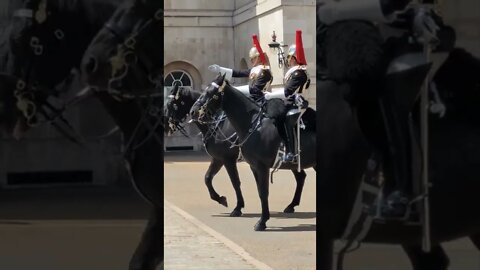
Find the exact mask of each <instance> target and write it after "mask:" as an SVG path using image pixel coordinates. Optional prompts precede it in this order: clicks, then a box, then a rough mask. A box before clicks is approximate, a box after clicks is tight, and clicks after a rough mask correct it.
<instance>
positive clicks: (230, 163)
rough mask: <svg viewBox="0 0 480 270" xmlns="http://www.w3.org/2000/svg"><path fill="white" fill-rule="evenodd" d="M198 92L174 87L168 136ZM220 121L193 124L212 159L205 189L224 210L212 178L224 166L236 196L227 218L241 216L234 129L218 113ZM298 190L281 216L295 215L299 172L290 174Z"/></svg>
mask: <svg viewBox="0 0 480 270" xmlns="http://www.w3.org/2000/svg"><path fill="white" fill-rule="evenodd" d="M201 94H202V93H201V92H198V91H192V90H188V89H186V88H183V89H179V88H178V86H174V88H173V89H172V90H171V92H170V95H171V97H169V100H168V102H167V106H166V112H165V116H166V117H167V119H168V122H169V126H168V128H167V131H168V132H174V131H175V130H177V129H178V128H177V127H179V126H180V124H181V123H182V122H183V121H185V119H186V117H187V116H188V114H189V111H190V109H191V108H192V107H193V104H194V103H195V101H197V100H198V98H199V97H200V96H201ZM219 113H220V115H218V116H219V117H217V118H214V117H207V119H204V120H202V121H200V120H198V119H197V120H196V121H194V123H195V124H196V126H197V127H198V128H199V130H200V131H201V132H202V135H203V142H204V145H205V150H206V151H207V153H208V154H209V155H210V156H211V157H212V161H211V163H210V166H209V168H208V171H207V173H206V174H205V184H206V185H207V188H208V192H209V193H210V198H212V199H213V200H214V201H217V202H218V203H220V204H222V205H224V206H227V199H226V198H225V197H224V196H219V195H218V194H217V192H216V191H215V189H214V188H213V185H212V180H213V177H214V176H215V175H216V174H217V173H218V171H219V170H220V169H221V167H222V166H225V168H226V170H227V173H228V175H229V176H230V180H231V181H232V185H233V188H234V189H235V193H236V195H237V206H236V207H235V209H234V210H233V211H232V213H231V214H230V216H240V215H241V214H242V212H241V209H242V208H243V207H244V205H245V203H244V201H243V196H242V191H241V189H240V178H239V176H238V171H237V166H236V162H237V158H238V155H239V151H240V150H239V149H240V148H239V147H238V146H237V145H235V144H236V142H237V136H236V132H235V129H234V127H233V126H232V125H231V123H230V121H229V120H228V119H227V118H226V116H225V114H223V112H219ZM292 172H293V175H294V176H295V180H296V182H297V187H296V189H295V193H294V196H293V199H292V202H291V203H290V204H289V205H288V206H287V207H286V208H285V209H284V210H283V212H284V213H294V212H295V206H298V205H299V204H300V200H301V196H302V190H303V185H304V184H305V178H306V174H305V172H304V171H303V170H302V171H301V172H297V170H292Z"/></svg>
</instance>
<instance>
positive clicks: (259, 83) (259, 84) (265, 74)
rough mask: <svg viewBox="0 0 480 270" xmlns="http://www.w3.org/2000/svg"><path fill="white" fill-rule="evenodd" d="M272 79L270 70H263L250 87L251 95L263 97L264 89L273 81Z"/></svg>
mask: <svg viewBox="0 0 480 270" xmlns="http://www.w3.org/2000/svg"><path fill="white" fill-rule="evenodd" d="M272 78H273V77H272V73H271V72H270V70H266V69H263V70H262V71H260V74H259V75H258V77H257V79H256V80H255V81H254V82H252V84H251V85H250V94H251V95H253V96H260V95H261V96H263V89H264V88H265V85H267V83H269V82H270V81H271V80H272Z"/></svg>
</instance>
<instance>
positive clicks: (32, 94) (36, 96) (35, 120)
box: [13, 0, 83, 143]
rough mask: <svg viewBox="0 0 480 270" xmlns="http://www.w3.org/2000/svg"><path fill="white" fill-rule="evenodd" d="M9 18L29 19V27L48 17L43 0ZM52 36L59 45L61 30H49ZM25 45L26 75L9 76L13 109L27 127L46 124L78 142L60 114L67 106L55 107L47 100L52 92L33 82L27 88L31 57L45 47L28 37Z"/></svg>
mask: <svg viewBox="0 0 480 270" xmlns="http://www.w3.org/2000/svg"><path fill="white" fill-rule="evenodd" d="M13 16H14V17H18V18H24V19H27V20H30V21H31V23H32V27H35V26H37V25H41V24H43V23H45V21H46V20H47V19H48V16H50V11H49V10H47V0H41V1H40V2H39V4H38V8H37V9H36V10H34V9H28V8H22V9H18V10H16V11H15V12H14V13H13ZM53 36H54V37H55V39H56V40H58V41H59V42H63V41H64V38H65V32H64V31H63V30H62V29H61V28H55V30H53ZM28 46H29V47H30V48H31V50H32V54H31V57H30V58H29V59H28V64H27V65H26V69H25V71H26V72H23V73H24V76H23V78H19V77H15V76H13V77H14V78H15V80H16V84H15V89H14V92H13V95H14V97H15V99H16V100H17V102H16V107H17V109H18V110H19V111H20V112H21V113H22V115H23V117H24V118H25V119H26V124H27V125H28V126H30V127H36V126H39V125H41V124H45V123H50V124H52V125H53V126H54V127H55V128H57V130H58V131H60V132H61V133H62V134H63V135H65V136H66V137H67V138H69V139H70V140H72V141H74V142H75V143H81V141H83V138H82V137H81V136H80V135H79V134H78V133H76V131H75V130H74V128H73V126H72V125H71V124H70V123H69V122H68V121H67V120H66V119H65V118H64V117H63V115H62V114H63V112H64V111H65V110H66V109H67V106H66V105H64V106H63V107H62V108H56V107H55V106H53V105H52V104H51V103H50V102H49V101H47V97H50V96H53V95H54V93H55V92H56V90H55V89H47V88H43V87H40V86H38V83H37V82H35V83H34V84H33V85H29V79H30V74H31V70H32V64H31V63H33V62H34V61H35V57H40V56H43V55H44V52H45V45H44V44H43V43H42V42H41V39H40V38H39V37H38V36H35V35H32V36H31V37H30V40H29V44H28ZM39 115H42V116H43V117H44V119H43V120H40V119H39ZM57 120H60V122H57Z"/></svg>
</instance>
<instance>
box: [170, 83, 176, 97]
mask: <svg viewBox="0 0 480 270" xmlns="http://www.w3.org/2000/svg"><path fill="white" fill-rule="evenodd" d="M177 92H178V84H175V85H174V86H173V88H172V89H171V90H170V94H171V95H176V94H177Z"/></svg>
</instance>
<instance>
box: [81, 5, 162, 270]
mask: <svg viewBox="0 0 480 270" xmlns="http://www.w3.org/2000/svg"><path fill="white" fill-rule="evenodd" d="M162 33H163V3H162V1H157V0H129V1H126V2H125V3H124V4H123V5H122V6H121V7H119V8H118V9H117V10H116V11H115V14H114V15H113V16H112V17H111V18H110V19H109V21H108V22H107V23H106V24H105V26H104V27H103V28H102V29H101V30H100V31H99V32H98V34H97V35H96V36H95V38H94V39H93V40H92V42H91V44H90V46H89V47H88V49H87V50H86V51H85V53H84V57H83V60H82V77H83V80H84V81H85V83H86V84H87V85H88V86H89V87H90V88H91V89H93V90H94V92H95V95H96V96H97V97H98V98H99V99H100V100H101V102H102V103H103V104H104V105H105V108H106V109H107V111H109V113H110V114H111V115H112V117H113V118H114V120H115V122H116V123H117V125H118V126H119V128H120V130H121V131H122V132H123V134H124V136H125V148H126V153H127V154H126V159H127V161H128V163H129V164H130V168H131V172H132V177H133V181H134V184H135V186H136V187H137V189H138V191H139V192H140V194H142V195H143V196H144V197H145V198H146V199H147V201H148V202H150V203H151V204H152V207H153V211H152V216H151V218H150V220H149V222H148V225H147V228H146V230H145V232H144V234H143V236H142V241H141V243H140V245H139V246H138V248H137V250H136V251H135V254H134V257H133V258H132V260H131V261H130V269H142V270H143V269H155V267H156V266H157V265H158V264H159V263H160V262H162V261H163V182H162V177H163V110H162V109H161V108H162V106H163V91H162V89H163V81H162V79H163V61H162V58H163V49H162V46H163V35H162Z"/></svg>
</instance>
